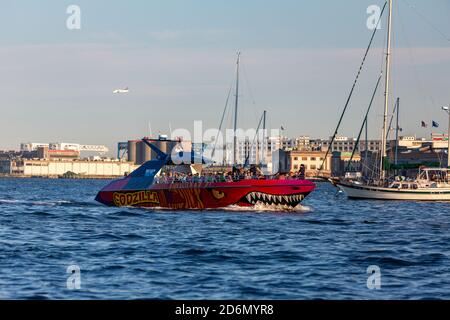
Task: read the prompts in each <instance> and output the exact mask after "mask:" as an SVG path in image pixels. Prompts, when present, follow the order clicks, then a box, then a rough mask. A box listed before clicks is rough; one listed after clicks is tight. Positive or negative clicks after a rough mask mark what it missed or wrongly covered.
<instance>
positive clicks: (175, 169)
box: [95, 53, 316, 210]
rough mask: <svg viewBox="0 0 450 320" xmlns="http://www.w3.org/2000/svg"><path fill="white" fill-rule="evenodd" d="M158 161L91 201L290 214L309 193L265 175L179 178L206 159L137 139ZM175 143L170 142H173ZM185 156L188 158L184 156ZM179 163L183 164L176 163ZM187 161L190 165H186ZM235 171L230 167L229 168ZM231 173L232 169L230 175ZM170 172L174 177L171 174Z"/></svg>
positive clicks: (301, 183) (303, 184) (304, 185)
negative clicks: (260, 210) (237, 209)
mask: <svg viewBox="0 0 450 320" xmlns="http://www.w3.org/2000/svg"><path fill="white" fill-rule="evenodd" d="M239 62H240V53H238V58H237V66H236V100H235V110H234V137H233V140H234V141H233V160H234V162H235V164H236V157H237V152H238V151H237V135H236V132H237V120H238V116H237V112H238V102H239V100H238V97H239ZM142 141H143V142H144V143H145V144H146V145H147V146H149V147H150V148H151V149H152V150H153V152H154V153H155V154H156V155H157V157H156V158H155V159H153V160H150V161H147V162H146V163H144V164H143V165H142V166H140V167H139V168H137V169H136V170H135V171H133V172H132V173H131V174H129V175H128V176H127V177H124V178H122V179H119V180H115V181H112V182H111V183H110V184H108V185H107V186H105V187H104V188H103V189H102V190H100V191H99V192H98V194H97V197H96V198H95V199H96V200H97V201H98V202H100V203H102V204H105V205H107V206H117V207H127V206H131V207H147V208H155V207H157V208H170V209H177V210H182V209H200V210H203V209H213V208H224V207H228V206H230V205H236V206H238V207H242V208H248V207H252V206H253V207H254V206H257V207H258V208H264V207H269V208H270V209H280V210H290V209H293V208H295V207H296V206H297V205H299V203H300V202H302V201H303V200H304V199H305V197H306V196H308V195H309V194H310V193H311V192H312V191H313V190H314V189H315V187H316V186H315V184H314V183H312V182H311V181H308V180H305V179H289V180H288V179H286V180H283V179H274V178H273V177H270V176H269V177H268V176H265V177H264V176H259V177H258V176H252V177H251V178H247V179H245V178H242V177H241V176H240V175H239V174H235V173H234V172H233V174H225V175H224V174H220V175H216V176H211V175H208V176H204V177H201V176H197V175H193V176H191V175H187V176H186V175H180V174H179V173H180V172H193V171H195V169H194V170H192V169H193V166H194V165H195V164H202V165H208V162H209V161H208V160H207V159H205V158H203V156H202V155H198V154H196V153H194V152H191V153H190V154H189V152H188V153H187V154H184V153H183V151H180V152H179V153H180V154H177V153H176V152H175V154H174V152H169V153H166V152H163V151H161V150H160V149H159V148H158V147H157V146H156V145H155V143H153V141H151V140H149V139H145V138H144V139H143V140H142ZM172 142H174V141H172ZM186 155H187V157H186ZM177 158H178V159H183V160H184V161H183V163H182V164H180V162H179V161H177ZM186 158H188V159H189V158H190V159H191V161H190V162H189V161H185V160H186ZM234 167H235V166H233V168H234ZM233 171H234V170H233ZM174 173H175V174H174Z"/></svg>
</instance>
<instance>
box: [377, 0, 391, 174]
mask: <svg viewBox="0 0 450 320" xmlns="http://www.w3.org/2000/svg"><path fill="white" fill-rule="evenodd" d="M392 1H393V0H389V17H388V28H387V51H386V81H385V91H384V114H383V133H382V135H381V162H380V180H381V181H384V179H385V178H386V171H385V170H384V161H385V159H386V157H387V138H386V136H387V118H388V112H389V109H388V108H389V82H390V77H391V31H392V30H391V29H392Z"/></svg>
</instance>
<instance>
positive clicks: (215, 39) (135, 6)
mask: <svg viewBox="0 0 450 320" xmlns="http://www.w3.org/2000/svg"><path fill="white" fill-rule="evenodd" d="M395 3H396V4H395V15H394V17H395V20H394V21H395V23H394V31H395V37H394V44H395V50H394V69H393V71H394V72H393V73H394V75H393V80H394V81H393V88H392V89H393V95H394V96H400V97H401V99H402V109H401V110H402V120H401V122H402V127H403V128H404V134H417V135H418V136H428V135H429V134H430V130H429V129H427V130H424V129H421V128H420V127H419V124H420V120H425V121H428V122H431V120H432V119H434V120H436V121H438V122H439V123H440V124H441V127H440V128H439V129H437V130H435V131H436V132H442V131H445V130H446V123H447V121H446V117H445V114H444V113H443V112H442V111H440V106H441V105H443V104H449V103H450V90H449V88H450V41H449V40H448V39H446V37H447V38H449V37H450V0H431V1H419V0H396V1H395ZM70 4H76V5H79V6H80V7H81V11H82V17H81V24H82V25H81V27H82V28H81V30H68V29H67V28H66V19H67V17H68V15H67V14H66V8H67V6H68V5H70ZM372 4H378V5H380V6H381V5H382V4H383V1H379V0H346V1H333V0H318V1H300V0H281V1H261V0H258V1H257V0H245V1H242V0H240V1H235V0H228V1H217V0H208V1H206V0H177V1H175V0H165V1H132V0H131V1H111V0H110V1H106V0H104V1H99V0H90V1H77V0H72V1H60V0H53V1H52V0H41V1H31V0H30V1H21V0H3V1H2V10H1V11H0V28H1V30H2V32H1V35H0V83H1V84H0V97H1V98H0V108H1V116H0V148H17V147H18V144H19V143H20V142H25V141H38V142H47V141H64V142H79V143H92V144H94V143H95V144H106V145H108V146H110V147H112V148H114V147H115V143H116V142H117V141H121V140H126V139H128V138H139V137H142V136H144V135H146V134H147V133H148V130H147V127H148V121H151V124H152V129H153V132H154V133H155V132H158V131H163V132H166V131H167V130H168V126H169V122H170V123H171V125H172V128H179V127H183V128H188V129H190V128H191V127H192V125H193V121H194V120H203V121H204V122H205V125H204V126H205V127H216V126H217V125H218V121H219V117H220V115H221V112H222V109H223V105H224V103H225V98H226V94H227V92H228V88H229V85H230V81H231V79H232V77H233V73H234V63H235V61H234V60H235V52H236V50H238V49H239V50H241V51H242V52H243V56H242V63H243V66H244V69H245V79H243V81H242V97H241V100H242V104H241V106H242V113H241V118H240V124H241V125H242V126H243V127H250V126H252V127H254V126H256V118H257V117H258V116H259V113H260V112H262V110H263V109H267V110H268V112H269V114H268V116H269V119H270V121H269V123H270V125H271V126H272V127H279V126H280V125H283V126H284V127H286V129H287V131H286V134H287V135H289V136H295V135H302V134H307V135H310V136H312V137H328V136H329V135H331V133H332V131H333V129H334V126H335V124H336V122H337V119H338V117H339V113H340V111H341V110H342V107H343V104H344V102H345V100H346V97H347V94H348V92H349V90H350V86H351V84H352V81H353V78H354V76H355V73H356V71H357V68H358V66H359V63H360V60H361V58H362V54H363V51H364V49H365V47H366V45H367V43H368V40H369V37H370V33H371V31H370V30H368V29H367V27H366V19H367V17H368V15H367V14H366V9H367V7H368V6H369V5H372ZM413 6H414V8H415V9H413V8H411V7H413ZM417 12H419V13H420V15H418V14H417ZM423 17H425V18H423ZM382 27H383V30H380V33H379V34H378V36H377V38H376V40H375V47H376V48H378V49H376V50H374V51H373V52H372V53H371V55H370V56H369V59H368V62H367V69H365V71H364V73H363V75H362V77H361V82H360V83H359V85H358V87H357V92H356V94H355V97H354V100H353V101H352V104H351V106H350V109H349V116H348V117H347V119H346V121H345V122H344V126H343V130H342V131H341V133H342V134H343V135H348V136H355V135H356V134H357V131H358V129H359V126H360V123H361V118H362V114H363V112H364V109H365V107H366V105H367V103H368V101H369V98H370V94H371V91H372V88H373V86H374V84H375V81H376V77H377V74H378V72H379V69H380V63H381V51H380V49H379V48H381V47H382V46H383V43H384V38H385V35H384V34H385V29H384V28H385V25H384V23H383V26H382ZM124 86H129V87H130V89H131V92H130V93H129V94H128V95H119V96H118V95H113V94H112V90H113V89H115V88H118V87H124ZM378 96H379V97H378V98H377V101H376V105H375V106H374V109H373V110H374V111H373V113H372V120H371V123H370V129H371V130H370V131H371V135H372V136H373V137H378V136H379V131H380V129H379V124H378V123H379V120H380V114H381V110H382V99H381V94H380V95H378Z"/></svg>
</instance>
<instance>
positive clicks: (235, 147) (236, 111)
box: [233, 51, 241, 165]
mask: <svg viewBox="0 0 450 320" xmlns="http://www.w3.org/2000/svg"><path fill="white" fill-rule="evenodd" d="M240 59H241V52H240V51H239V52H238V53H237V61H236V100H235V103H234V132H233V162H234V165H236V163H237V159H236V156H237V147H238V146H237V135H236V133H237V119H238V104H239V62H240Z"/></svg>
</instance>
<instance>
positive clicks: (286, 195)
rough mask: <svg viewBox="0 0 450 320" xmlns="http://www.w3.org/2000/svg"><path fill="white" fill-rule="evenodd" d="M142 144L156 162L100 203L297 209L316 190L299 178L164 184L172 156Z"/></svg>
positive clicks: (112, 188) (110, 189)
mask: <svg viewBox="0 0 450 320" xmlns="http://www.w3.org/2000/svg"><path fill="white" fill-rule="evenodd" d="M143 141H144V142H145V143H146V144H147V145H148V146H150V147H151V148H152V149H153V150H154V151H155V152H156V153H157V154H158V156H157V159H155V160H151V161H148V162H146V163H144V164H143V165H142V166H140V167H139V168H138V169H136V170H135V171H134V172H132V173H131V174H130V175H128V176H127V177H124V178H122V179H119V180H115V181H113V182H111V183H110V184H109V185H107V186H106V187H105V188H103V189H102V190H101V191H100V192H99V193H98V195H97V197H96V200H97V201H98V202H101V203H103V204H105V205H108V206H117V207H150V208H170V209H213V208H223V207H227V206H230V205H237V206H242V207H250V206H255V205H267V206H280V207H283V208H294V207H296V206H297V205H298V204H299V203H300V202H301V201H302V200H303V199H304V198H305V197H306V196H307V195H308V194H309V193H310V192H311V191H313V190H314V189H315V185H314V183H312V182H310V181H308V180H299V179H290V180H281V179H270V178H266V179H246V180H239V181H229V182H200V181H199V182H196V181H190V182H186V181H184V182H183V181H172V182H170V183H168V182H162V183H161V182H160V181H159V180H158V178H157V175H158V173H159V172H160V170H161V169H162V168H163V167H165V166H171V165H173V166H175V164H174V163H173V161H172V160H171V156H170V155H168V154H165V153H163V152H162V151H161V150H159V149H158V148H157V147H156V146H154V145H153V144H151V143H150V142H148V141H146V140H143ZM192 159H193V160H194V155H193V154H192ZM201 161H202V160H201ZM194 162H195V161H193V163H194ZM195 163H198V162H195Z"/></svg>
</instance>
